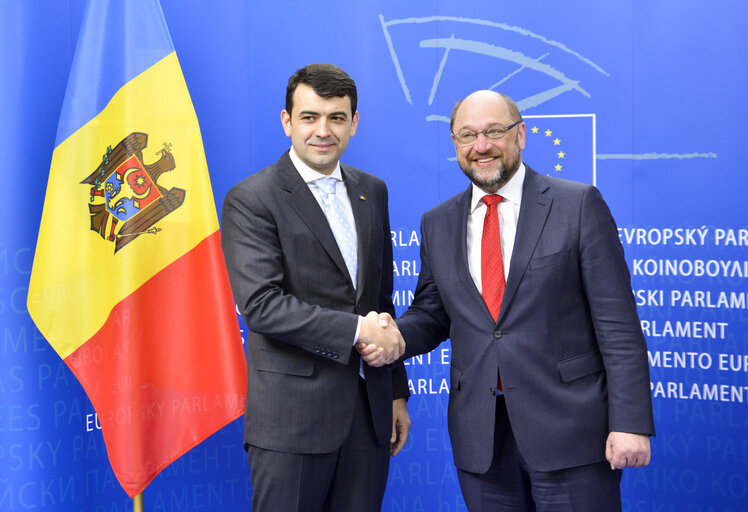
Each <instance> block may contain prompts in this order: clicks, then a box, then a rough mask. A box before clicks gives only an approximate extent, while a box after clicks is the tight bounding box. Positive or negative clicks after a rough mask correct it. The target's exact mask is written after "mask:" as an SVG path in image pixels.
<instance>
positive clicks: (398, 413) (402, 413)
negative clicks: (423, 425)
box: [390, 398, 410, 457]
mask: <svg viewBox="0 0 748 512" xmlns="http://www.w3.org/2000/svg"><path fill="white" fill-rule="evenodd" d="M409 432H410V415H409V414H408V402H407V401H406V400H405V399H404V398H397V399H395V400H393V401H392V438H390V455H391V456H393V457H394V456H395V455H397V454H398V453H400V450H402V449H403V446H405V443H406V441H407V440H408V433H409Z"/></svg>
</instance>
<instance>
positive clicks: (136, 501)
mask: <svg viewBox="0 0 748 512" xmlns="http://www.w3.org/2000/svg"><path fill="white" fill-rule="evenodd" d="M132 510H133V512H143V493H142V492H141V493H140V494H137V495H136V496H135V497H134V498H133V499H132Z"/></svg>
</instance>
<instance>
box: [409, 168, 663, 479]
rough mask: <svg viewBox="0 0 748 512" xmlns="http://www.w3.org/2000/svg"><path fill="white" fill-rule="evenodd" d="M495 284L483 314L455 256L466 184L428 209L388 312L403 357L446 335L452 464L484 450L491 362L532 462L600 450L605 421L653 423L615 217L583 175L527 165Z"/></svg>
mask: <svg viewBox="0 0 748 512" xmlns="http://www.w3.org/2000/svg"><path fill="white" fill-rule="evenodd" d="M522 194H523V195H522V204H521V207H520V214H519V220H518V225H517V236H516V240H515V244H514V252H513V255H512V260H511V265H510V268H509V276H508V279H507V283H506V290H505V292H504V298H503V302H502V306H501V312H500V313H499V318H498V322H494V321H493V319H492V317H491V315H490V313H489V311H488V309H487V307H486V306H485V303H484V302H483V299H482V297H481V295H480V293H479V292H478V290H477V288H476V287H475V284H474V283H473V280H472V278H471V276H470V272H469V270H468V262H467V246H466V229H467V216H468V210H469V207H470V198H471V189H470V188H468V190H466V191H465V192H463V193H461V194H458V195H457V196H455V197H453V198H451V199H449V200H448V201H446V202H444V203H442V204H441V205H439V206H437V207H436V208H434V209H432V210H430V211H428V212H427V213H426V214H425V215H424V216H423V219H422V223H421V236H422V239H421V273H420V276H419V280H418V285H417V288H416V293H415V298H414V301H413V304H412V306H411V307H410V308H409V309H408V311H407V312H406V313H405V314H404V315H403V316H402V317H401V318H400V319H399V320H398V326H399V327H400V330H401V332H402V333H403V336H404V338H405V342H406V353H405V357H406V358H407V357H411V356H413V355H416V354H421V353H425V352H429V351H431V350H433V349H434V348H435V347H436V346H437V345H438V344H439V343H441V342H442V341H443V340H444V339H446V338H451V340H452V360H451V368H450V377H451V378H450V381H451V386H450V397H449V408H448V424H449V433H450V438H451V441H452V447H453V452H454V459H455V465H456V466H457V467H459V468H460V469H464V470H466V471H471V472H475V473H484V472H486V471H487V470H488V468H489V466H490V464H491V459H492V457H493V439H494V423H495V410H496V397H495V386H496V375H497V369H500V371H501V379H502V383H503V388H504V393H505V395H506V396H505V399H506V407H507V411H508V414H509V419H510V422H511V425H512V430H513V433H514V435H515V438H516V440H517V445H518V447H519V449H520V452H521V454H522V456H523V457H524V458H525V460H526V461H527V462H528V463H529V464H530V465H531V466H532V467H533V468H535V469H537V470H540V471H554V470H559V469H564V468H569V467H574V466H580V465H584V464H591V463H594V462H598V461H601V460H604V459H605V441H606V438H607V435H608V433H609V432H610V431H622V432H632V433H640V434H649V435H652V434H654V425H653V419H652V404H651V397H650V388H649V385H650V384H649V366H648V362H647V347H646V342H645V340H644V336H643V334H642V331H641V327H640V323H639V318H638V315H637V312H636V304H635V301H634V297H633V293H632V291H631V282H630V275H629V271H628V268H627V266H626V262H625V261H624V257H623V248H622V246H621V243H620V241H619V238H618V232H617V228H616V225H615V221H614V220H613V217H612V216H611V214H610V211H609V210H608V207H607V206H606V204H605V202H604V201H603V199H602V197H601V195H600V193H599V192H598V190H597V189H596V188H594V187H592V186H589V185H584V184H581V183H575V182H570V181H566V180H561V179H557V178H551V177H546V176H541V175H539V174H537V173H536V172H534V171H533V170H532V169H530V168H529V167H527V173H526V176H525V182H524V187H523V193H522Z"/></svg>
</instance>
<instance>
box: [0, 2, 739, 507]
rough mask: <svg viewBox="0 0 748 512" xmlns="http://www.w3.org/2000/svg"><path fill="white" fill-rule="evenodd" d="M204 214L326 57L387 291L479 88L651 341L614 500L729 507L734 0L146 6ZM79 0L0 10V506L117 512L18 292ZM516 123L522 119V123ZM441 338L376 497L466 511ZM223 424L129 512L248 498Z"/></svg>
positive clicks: (416, 387)
mask: <svg viewBox="0 0 748 512" xmlns="http://www.w3.org/2000/svg"><path fill="white" fill-rule="evenodd" d="M162 6H163V10H164V14H165V17H166V21H167V24H168V25H169V28H170V31H171V35H172V39H173V42H174V46H175V48H176V51H177V55H178V57H179V60H180V62H181V64H182V68H183V71H184V74H185V78H186V81H187V85H188V87H189V90H190V93H191V95H192V98H193V102H194V105H195V109H196V111H197V115H198V119H199V121H200V125H201V129H202V134H203V140H204V144H205V151H206V156H207V160H208V165H209V169H210V173H211V180H212V183H213V189H214V193H215V197H216V202H217V207H218V208H219V209H220V207H221V203H222V199H223V197H224V195H225V193H226V192H227V191H228V189H229V188H230V187H231V186H232V185H233V184H234V183H235V182H237V181H239V180H240V179H241V178H243V177H244V176H246V175H247V174H249V173H252V172H255V171H257V170H259V169H260V168H262V167H264V166H266V165H268V164H270V163H272V162H274V161H275V160H276V159H277V158H278V156H279V155H280V154H281V153H282V152H283V151H284V150H286V149H287V148H288V147H289V145H290V143H289V140H288V139H286V138H285V137H284V135H283V132H282V130H281V126H280V121H279V114H280V111H281V109H282V108H283V102H284V92H285V83H286V80H287V78H288V76H289V75H290V74H291V73H293V71H295V70H296V69H297V68H299V67H301V66H303V65H305V64H308V63H310V62H332V63H335V64H337V65H339V66H341V67H342V68H343V69H345V70H346V71H347V72H348V73H349V74H350V75H351V76H353V77H354V79H355V80H356V82H357V83H358V87H359V97H360V98H359V111H360V116H361V122H360V125H359V131H358V133H357V134H356V137H355V138H354V139H353V140H352V141H351V145H350V146H349V149H348V151H347V152H346V154H345V158H344V160H345V161H346V162H348V163H350V164H352V165H355V166H357V167H361V168H363V169H366V170H369V171H370V172H373V173H375V174H378V175H379V176H381V177H383V178H384V179H385V180H386V181H387V183H388V184H389V187H390V197H391V220H392V229H393V232H392V238H393V244H394V254H395V262H394V265H395V272H396V279H395V281H396V282H395V289H396V292H395V293H396V295H395V302H396V304H397V306H398V309H399V312H402V311H404V309H405V308H406V307H407V305H408V304H409V301H410V299H411V297H412V291H413V289H414V286H415V282H416V280H417V274H418V270H419V261H418V249H419V234H418V225H419V221H420V216H421V214H422V213H423V212H424V211H425V210H427V209H428V208H430V207H432V206H434V205H436V204H438V203H440V202H441V201H443V200H445V199H447V198H448V197H451V196H452V195H454V194H456V193H457V192H459V191H461V190H463V189H464V188H465V187H466V186H467V181H466V179H465V178H464V177H463V175H462V173H461V171H460V170H459V168H458V167H457V164H456V162H455V161H454V158H453V157H454V149H453V147H452V144H451V142H450V139H449V129H448V124H447V119H448V116H449V113H450V111H451V108H452V105H453V104H454V102H455V101H456V100H457V99H459V98H460V97H462V96H464V95H465V94H467V93H469V92H471V91H473V90H476V89H483V88H493V89H497V90H500V91H502V92H505V93H507V94H508V95H510V96H511V97H513V98H514V99H515V100H516V101H517V102H518V103H519V105H520V107H521V109H522V113H523V115H524V116H525V118H526V122H527V125H528V139H527V149H526V151H525V153H524V158H525V160H526V161H527V162H528V163H530V165H532V166H533V167H534V168H535V169H537V170H539V171H541V172H545V173H547V174H552V175H557V176H561V177H568V178H571V179H575V180H580V181H586V182H589V183H595V184H596V185H597V186H598V187H599V188H600V189H601V191H602V192H603V195H604V196H605V198H606V199H607V201H608V203H609V205H610V207H611V209H612V211H613V214H614V216H615V217H616V220H617V222H618V225H619V230H620V236H621V241H622V243H623V245H624V248H625V250H626V255H627V259H628V262H629V264H630V268H631V271H632V276H633V283H632V284H633V288H634V291H635V293H636V297H637V302H638V304H639V307H640V309H639V311H640V316H641V319H642V325H643V328H644V331H645V334H646V336H647V340H648V344H649V350H650V365H651V376H652V393H653V399H654V409H655V420H656V426H657V431H658V435H657V437H656V438H655V439H654V440H653V445H652V447H653V457H652V464H651V465H650V466H649V467H648V468H646V469H642V470H627V471H625V472H624V477H623V483H622V487H623V494H624V510H626V511H632V512H633V511H636V512H650V511H651V512H656V511H662V512H682V511H685V512H706V511H710V512H738V511H745V510H748V505H747V504H746V503H747V502H748V469H747V468H748V435H747V434H748V312H747V310H746V300H747V299H748V286H746V283H748V258H746V248H747V247H748V223H747V222H746V219H747V216H746V212H747V208H746V191H745V189H746V182H747V181H748V180H746V178H745V173H744V168H745V155H744V153H745V150H744V148H745V143H744V141H743V140H742V139H743V137H744V136H745V131H746V130H745V126H744V124H745V120H746V119H748V103H747V102H746V100H745V91H746V90H748V69H747V67H746V57H745V56H746V54H748V38H746V37H745V32H744V31H745V20H746V19H748V6H747V5H746V4H745V3H744V2H741V1H738V0H725V1H721V2H713V3H710V4H708V5H707V4H706V3H704V2H695V1H688V0H686V1H683V0H657V1H648V2H644V1H625V2H594V1H591V0H570V1H566V2H546V1H538V2H513V1H508V0H475V1H469V2H465V1H451V0H444V1H439V2H436V1H432V2H425V1H413V0H381V1H374V2H333V1H328V0H320V1H318V2H302V1H296V0H293V1H286V2H282V3H276V2H245V1H239V0H224V1H208V0H189V1H185V0H162ZM83 7H84V2H83V0H69V1H54V2H52V1H44V0H1V1H0V70H2V77H0V154H1V155H2V157H3V166H2V169H1V170H0V177H1V178H2V185H1V186H0V213H1V215H2V216H1V217H0V218H1V219H2V222H0V276H1V277H0V328H1V329H2V333H1V336H2V338H0V343H1V345H0V346H1V347H2V358H0V401H1V402H0V404H1V405H0V440H1V442H0V510H9V511H15V510H44V511H86V512H89V511H91V512H94V511H95V512H99V511H101V512H105V511H106V512H114V511H124V510H131V507H132V505H131V502H130V500H129V499H128V498H127V496H126V495H125V493H124V492H123V491H122V490H121V489H120V487H119V486H118V484H117V483H116V480H115V479H114V476H113V474H112V472H111V469H110V468H109V464H108V461H107V458H106V452H105V448H104V445H103V442H102V438H101V434H100V431H99V429H98V428H99V427H98V422H97V418H96V416H95V414H94V411H93V409H92V407H91V405H90V403H89V402H88V400H87V398H86V396H85V394H84V393H83V392H82V390H81V388H80V386H79V385H78V383H77V381H76V380H75V378H74V377H73V375H72V374H71V373H70V372H69V371H68V369H67V367H66V366H65V365H64V364H63V363H62V361H61V360H60V359H59V357H58V356H57V355H56V353H55V352H54V351H53V350H52V349H51V348H50V347H49V346H48V345H47V343H46V341H45V340H44V339H43V338H42V337H41V335H40V334H39V332H38V331H37V330H36V328H35V327H34V325H33V323H32V321H31V319H30V318H29V316H28V313H27V311H26V306H25V301H26V292H27V287H28V279H29V275H30V271H31V263H32V258H33V252H34V245H35V243H36V234H37V230H38V226H39V220H40V217H41V208H42V201H43V198H44V193H45V186H46V181H47V175H48V171H49V163H50V160H51V154H52V149H53V147H54V140H55V132H56V128H57V120H58V116H59V113H60V108H61V105H62V98H63V95H64V92H65V87H66V83H67V78H68V72H69V68H70V63H71V60H72V54H73V50H74V48H75V42H76V39H77V35H78V30H79V26H80V21H81V16H82V13H83ZM536 128H537V130H536ZM449 359H450V349H449V344H444V345H442V346H441V347H440V349H438V350H437V351H435V352H434V353H432V354H431V355H430V356H424V357H423V358H421V359H417V360H416V359H414V360H410V361H408V372H409V377H410V379H411V390H412V393H413V397H412V399H411V400H410V404H409V409H410V413H411V417H412V420H413V429H412V431H411V438H410V441H409V443H408V445H407V447H406V449H405V450H404V451H403V453H402V454H400V455H398V456H397V457H396V458H395V459H393V464H392V467H391V471H390V483H389V487H388V491H387V495H386V497H385V502H384V507H383V510H385V511H392V512H395V511H397V512H417V511H427V512H431V511H439V512H441V511H443V512H454V511H459V510H465V506H464V502H463V501H462V498H461V496H460V493H459V488H458V485H457V479H456V473H455V470H454V466H453V465H452V454H451V450H450V446H449V438H448V435H447V432H446V422H445V414H446V403H447V399H448V396H449V387H448V371H447V370H448V364H449ZM250 497H251V487H250V485H249V469H248V467H247V464H246V459H245V454H244V451H243V450H242V448H241V421H237V422H235V423H233V424H231V425H229V426H228V427H226V428H225V429H223V430H222V431H220V432H219V433H217V434H216V435H214V436H213V437H211V438H210V439H209V440H207V441H206V442H204V443H203V444H202V445H200V446H198V447H197V448H195V449H193V450H192V451H191V452H189V453H188V454H187V455H185V456H184V457H182V458H181V459H179V460H178V461H176V462H175V463H174V464H172V465H171V466H169V467H168V468H167V469H166V470H165V471H164V472H163V473H162V474H161V475H160V476H159V477H157V478H156V480H155V481H154V482H153V484H152V485H151V486H150V487H149V488H148V489H147V490H146V495H145V506H146V510H148V511H149V512H154V511H165V512H176V511H189V510H210V511H234V510H248V509H249V501H250Z"/></svg>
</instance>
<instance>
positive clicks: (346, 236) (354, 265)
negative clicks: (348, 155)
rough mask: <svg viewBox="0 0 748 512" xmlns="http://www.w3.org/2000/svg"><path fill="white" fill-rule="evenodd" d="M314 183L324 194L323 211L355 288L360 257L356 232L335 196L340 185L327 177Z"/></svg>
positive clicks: (335, 180) (334, 179)
mask: <svg viewBox="0 0 748 512" xmlns="http://www.w3.org/2000/svg"><path fill="white" fill-rule="evenodd" d="M313 183H314V184H315V185H316V187H317V189H318V190H319V191H320V192H322V209H323V210H324V212H325V216H326V217H327V222H328V223H329V224H330V228H331V229H332V234H333V235H335V240H336V241H337V242H338V247H339V248H340V252H341V253H342V254H343V259H344V260H345V265H346V267H348V272H349V273H350V275H351V281H353V287H354V288H355V287H356V272H357V270H358V256H357V253H358V251H357V249H356V231H355V230H354V229H353V228H352V227H351V224H350V222H348V219H347V217H346V216H345V212H344V211H343V207H342V206H341V204H340V201H338V198H337V196H336V195H335V187H336V185H337V183H338V180H337V179H336V178H332V177H327V178H320V179H317V180H314V181H313Z"/></svg>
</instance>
